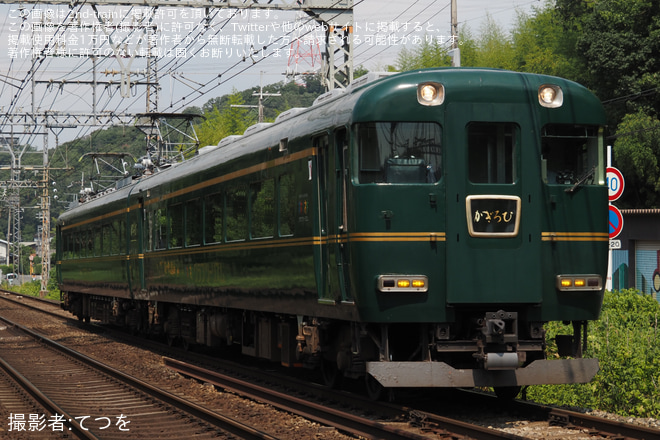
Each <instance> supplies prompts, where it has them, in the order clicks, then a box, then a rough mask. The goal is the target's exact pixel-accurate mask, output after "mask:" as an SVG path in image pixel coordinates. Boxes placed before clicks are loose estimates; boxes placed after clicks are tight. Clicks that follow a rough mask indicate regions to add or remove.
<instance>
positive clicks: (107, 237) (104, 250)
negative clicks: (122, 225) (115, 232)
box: [101, 223, 112, 255]
mask: <svg viewBox="0 0 660 440" xmlns="http://www.w3.org/2000/svg"><path fill="white" fill-rule="evenodd" d="M101 231H102V235H103V236H102V238H101V240H102V242H101V254H102V255H110V243H111V241H112V234H110V225H109V224H107V223H106V224H104V225H102V226H101Z"/></svg>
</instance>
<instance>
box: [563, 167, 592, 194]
mask: <svg viewBox="0 0 660 440" xmlns="http://www.w3.org/2000/svg"><path fill="white" fill-rule="evenodd" d="M595 173H596V167H593V168H592V169H591V170H590V171H587V173H586V174H585V175H584V176H582V177H580V178H579V179H578V181H577V182H575V184H574V185H573V186H571V187H570V188H566V189H565V190H564V191H565V192H567V193H572V192H575V190H576V189H578V187H580V186H582V184H584V182H586V181H587V179H589V178H590V177H592V176H593V175H594V174H595Z"/></svg>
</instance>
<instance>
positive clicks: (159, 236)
mask: <svg viewBox="0 0 660 440" xmlns="http://www.w3.org/2000/svg"><path fill="white" fill-rule="evenodd" d="M153 222H154V250H158V249H165V247H166V246H165V245H166V244H167V215H166V213H165V210H164V209H162V208H160V209H157V210H155V211H154V219H153Z"/></svg>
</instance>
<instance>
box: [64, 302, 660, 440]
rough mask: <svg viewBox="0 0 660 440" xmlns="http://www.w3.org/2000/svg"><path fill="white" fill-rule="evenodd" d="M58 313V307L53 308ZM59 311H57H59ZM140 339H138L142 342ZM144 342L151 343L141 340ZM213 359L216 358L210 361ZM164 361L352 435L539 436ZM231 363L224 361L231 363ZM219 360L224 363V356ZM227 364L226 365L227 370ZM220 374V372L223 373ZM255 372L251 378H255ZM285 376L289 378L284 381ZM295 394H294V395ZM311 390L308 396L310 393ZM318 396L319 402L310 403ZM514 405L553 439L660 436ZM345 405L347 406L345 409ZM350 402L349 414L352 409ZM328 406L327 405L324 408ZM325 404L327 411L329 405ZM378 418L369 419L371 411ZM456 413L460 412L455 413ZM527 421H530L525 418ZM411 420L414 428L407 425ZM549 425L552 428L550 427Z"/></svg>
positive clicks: (260, 375)
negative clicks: (559, 430)
mask: <svg viewBox="0 0 660 440" xmlns="http://www.w3.org/2000/svg"><path fill="white" fill-rule="evenodd" d="M55 313H57V312H55ZM59 317H61V315H60V316H59ZM119 338H120V339H121V336H119ZM142 343H143V341H141V344H142ZM145 343H146V344H148V345H150V346H151V345H154V344H152V343H149V342H145ZM157 350H158V351H163V350H170V348H169V347H164V346H163V345H160V349H157ZM185 357H186V359H191V360H192V359H194V362H201V363H202V364H203V365H209V358H208V357H205V356H201V355H197V354H195V353H186V354H185ZM211 362H215V363H217V362H218V361H217V360H214V361H211ZM165 363H166V365H167V366H168V367H170V368H174V369H176V370H177V371H178V372H179V373H181V374H183V375H185V376H188V377H194V378H196V379H197V380H199V381H201V382H204V383H206V384H213V385H214V386H217V387H220V388H223V389H225V390H230V391H231V392H233V393H236V394H240V395H244V396H248V397H249V398H250V399H254V400H255V401H260V402H267V403H268V404H270V405H273V406H275V407H277V408H279V409H281V410H284V411H287V412H289V413H292V414H299V415H301V416H302V417H305V418H307V419H310V420H314V421H316V422H318V423H320V424H322V425H325V426H333V427H335V428H336V429H337V430H339V431H341V432H347V433H350V434H351V435H353V436H359V437H362V438H384V439H389V438H395V439H398V438H408V439H409V438H425V439H427V438H472V439H498V438H506V439H523V438H536V439H538V438H539V437H538V436H529V437H524V436H521V435H516V434H513V433H510V432H504V431H500V430H496V429H488V428H485V427H484V426H478V425H473V424H471V423H465V422H462V421H460V420H456V419H453V418H450V417H444V416H440V415H438V414H439V413H440V414H446V413H444V412H443V410H434V409H433V408H429V409H423V407H422V405H421V404H420V405H414V406H415V408H410V407H406V406H399V405H393V404H382V403H374V402H370V401H368V400H363V399H361V398H360V397H359V396H355V395H348V396H347V395H346V393H336V392H335V391H334V390H328V389H324V388H322V387H316V388H315V387H314V386H313V384H312V385H310V384H309V383H307V382H304V381H296V380H295V379H294V378H290V379H286V378H284V379H282V378H280V376H278V377H277V378H276V379H274V378H273V375H272V374H271V373H270V372H266V373H264V372H263V371H261V372H260V371H258V370H252V369H247V368H245V367H244V366H241V365H238V366H235V367H234V368H233V370H234V371H233V372H230V373H228V374H227V375H219V374H217V373H215V372H210V371H208V370H205V369H203V368H199V367H195V366H193V365H189V364H186V363H183V362H181V361H176V360H174V359H170V358H165ZM230 364H231V363H229V365H230ZM223 365H226V364H225V363H224V362H223ZM231 369H232V367H230V368H229V370H231ZM248 370H249V374H247V376H248V378H247V379H246V381H245V382H247V383H242V382H244V381H240V380H238V379H236V374H237V373H248ZM223 376H224V377H223ZM255 378H256V379H255ZM287 380H290V383H288V384H287V383H286V382H287ZM255 381H261V382H262V383H264V382H267V383H269V384H272V383H274V382H280V381H283V383H284V385H283V388H280V389H281V390H282V389H283V391H275V390H274V389H272V388H273V387H271V386H270V385H265V386H254V382H255ZM308 386H309V388H310V391H308V394H309V396H310V397H309V398H308V397H306V396H304V395H301V394H298V393H297V392H294V391H287V389H288V390H295V391H298V390H302V389H303V388H306V387H308ZM295 396H298V397H295ZM312 396H313V397H312ZM484 398H487V397H484V396H474V399H475V400H474V401H470V399H472V398H471V397H467V398H466V399H467V400H468V402H467V403H461V404H460V405H462V406H466V407H472V408H475V407H479V406H480V407H484V408H489V407H497V406H498V405H499V402H495V401H493V402H489V403H483V402H482V403H478V402H479V401H480V400H483V399H484ZM315 402H320V403H315ZM326 402H333V404H332V405H334V406H335V408H337V407H338V406H339V407H342V410H332V409H331V408H330V406H332V405H327V404H326ZM317 407H320V408H317ZM513 407H515V408H516V409H515V411H516V412H519V413H520V414H524V417H528V418H529V420H537V421H539V422H534V423H539V424H540V423H543V422H540V421H542V420H545V421H546V424H552V425H560V426H563V427H565V428H571V429H566V430H565V432H572V433H574V434H572V435H570V437H569V436H568V434H567V436H566V437H561V436H558V435H561V434H554V437H551V436H548V437H545V438H554V439H562V440H563V439H564V438H566V439H568V438H580V439H586V438H599V439H608V438H610V439H646V440H656V439H660V431H659V430H657V429H651V428H647V427H644V426H638V425H633V424H628V423H621V422H616V421H612V420H608V419H603V418H599V417H593V416H589V415H585V414H581V413H576V412H570V411H566V410H562V409H556V408H548V407H544V406H541V405H530V404H528V403H527V402H516V403H515V404H514V405H513ZM347 408H348V409H347ZM350 408H353V410H352V412H353V414H351V409H350ZM355 408H360V409H361V410H362V411H363V412H364V413H367V414H370V416H369V417H358V416H355V415H354V414H355V413H356V411H355ZM329 409H330V410H329ZM328 410H329V411H328ZM374 414H375V415H376V418H377V419H378V420H379V421H374V420H373V419H374V417H373V415H374ZM458 419H460V417H458ZM530 424H531V423H530ZM411 426H412V427H413V428H414V429H411ZM549 429H554V428H552V427H551V428H549Z"/></svg>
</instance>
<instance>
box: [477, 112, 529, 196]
mask: <svg viewBox="0 0 660 440" xmlns="http://www.w3.org/2000/svg"><path fill="white" fill-rule="evenodd" d="M517 132H518V127H517V126H516V125H515V124H512V123H491V122H473V123H471V124H469V125H468V169H469V171H468V175H469V179H470V181H471V182H473V183H514V182H515V181H516V179H517V176H516V160H515V158H516V154H517V152H516V143H517Z"/></svg>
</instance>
